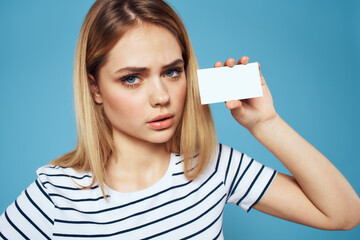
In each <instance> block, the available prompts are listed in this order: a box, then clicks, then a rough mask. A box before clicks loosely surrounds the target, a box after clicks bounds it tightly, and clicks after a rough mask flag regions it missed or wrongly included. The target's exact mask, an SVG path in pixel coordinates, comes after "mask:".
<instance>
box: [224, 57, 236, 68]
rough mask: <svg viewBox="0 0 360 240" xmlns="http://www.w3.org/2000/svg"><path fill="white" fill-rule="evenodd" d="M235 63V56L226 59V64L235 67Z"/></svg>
mask: <svg viewBox="0 0 360 240" xmlns="http://www.w3.org/2000/svg"><path fill="white" fill-rule="evenodd" d="M234 65H235V59H234V58H229V59H228V60H226V61H225V66H228V67H233V66H234Z"/></svg>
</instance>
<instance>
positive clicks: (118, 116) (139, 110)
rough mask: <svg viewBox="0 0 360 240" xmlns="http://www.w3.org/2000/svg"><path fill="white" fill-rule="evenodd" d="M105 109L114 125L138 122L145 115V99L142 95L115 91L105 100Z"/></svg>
mask: <svg viewBox="0 0 360 240" xmlns="http://www.w3.org/2000/svg"><path fill="white" fill-rule="evenodd" d="M103 104H104V109H105V113H106V115H107V116H108V118H109V120H110V122H111V123H112V124H116V122H123V121H126V122H128V121H134V120H135V121H136V119H139V118H137V117H139V116H141V115H144V109H143V106H144V98H143V96H141V95H137V94H129V93H124V92H123V91H113V92H111V93H109V94H108V95H107V96H106V97H105V98H104V103H103Z"/></svg>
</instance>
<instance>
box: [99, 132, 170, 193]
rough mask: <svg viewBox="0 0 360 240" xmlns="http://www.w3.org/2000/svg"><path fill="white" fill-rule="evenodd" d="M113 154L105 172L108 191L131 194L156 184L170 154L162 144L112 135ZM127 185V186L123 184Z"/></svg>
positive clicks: (163, 171) (167, 162) (166, 165)
mask: <svg viewBox="0 0 360 240" xmlns="http://www.w3.org/2000/svg"><path fill="white" fill-rule="evenodd" d="M114 143H115V151H114V152H113V154H112V156H111V158H110V161H109V164H108V166H107V168H106V172H107V177H106V178H107V180H106V181H105V182H106V184H108V185H109V186H110V187H111V188H113V189H115V190H118V191H120V192H132V191H137V190H140V189H144V188H146V187H149V186H150V185H152V184H154V183H155V182H157V181H158V180H159V179H160V178H161V177H162V176H163V175H164V174H165V172H166V170H167V168H168V166H169V159H170V153H169V152H167V151H166V145H165V143H159V144H156V143H149V142H146V141H143V140H139V139H137V138H132V137H129V136H125V137H124V136H123V135H116V134H114ZM124 183H126V184H124Z"/></svg>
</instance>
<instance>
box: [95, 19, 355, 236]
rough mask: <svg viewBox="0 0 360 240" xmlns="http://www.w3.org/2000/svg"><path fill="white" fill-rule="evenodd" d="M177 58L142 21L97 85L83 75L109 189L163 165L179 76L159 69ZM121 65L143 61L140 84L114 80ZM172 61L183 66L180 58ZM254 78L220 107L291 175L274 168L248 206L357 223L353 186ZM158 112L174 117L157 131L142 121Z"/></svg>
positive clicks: (163, 34) (302, 218)
mask: <svg viewBox="0 0 360 240" xmlns="http://www.w3.org/2000/svg"><path fill="white" fill-rule="evenodd" d="M177 59H181V50H180V47H179V45H178V43H177V41H176V39H175V37H174V36H173V35H172V34H171V33H170V32H168V31H167V30H164V29H163V28H160V27H157V26H154V25H142V26H139V27H136V28H132V29H130V30H129V31H128V32H126V33H125V35H124V36H123V37H122V38H121V39H120V40H119V42H118V43H117V44H116V46H115V47H114V49H112V50H111V52H110V54H109V56H108V59H107V62H106V63H105V65H104V66H103V67H102V68H101V69H100V72H99V79H97V80H98V84H95V81H94V79H93V77H92V76H90V78H91V79H93V86H92V92H93V97H94V101H96V102H97V103H98V104H103V106H104V109H105V112H106V114H107V116H108V118H109V120H110V122H111V123H112V125H113V129H114V130H113V131H114V141H115V146H116V151H115V153H114V154H113V155H112V158H111V159H110V164H109V166H108V167H107V169H106V171H107V178H106V180H105V182H106V184H107V185H108V186H110V187H111V188H113V189H114V190H117V191H120V192H132V191H138V190H141V189H144V188H147V187H149V186H151V185H153V184H154V183H155V182H157V181H158V180H159V179H160V178H161V177H162V176H163V175H164V174H165V172H166V169H167V167H168V164H169V158H170V155H169V153H167V152H166V150H165V142H166V141H167V140H169V139H170V138H171V136H172V135H173V134H174V130H175V127H176V125H177V124H178V122H179V120H180V117H181V114H182V110H183V105H184V99H185V91H186V90H185V89H186V79H185V75H184V71H183V72H182V73H181V74H180V75H181V77H179V78H177V79H176V80H174V79H173V78H170V77H168V76H167V75H166V74H165V73H167V72H168V70H169V69H168V68H167V67H164V66H166V65H168V64H169V63H171V62H173V61H175V60H177ZM248 62H249V58H248V57H242V58H241V59H240V60H239V61H238V62H237V64H247V63H248ZM224 65H225V66H230V67H232V66H234V65H235V59H233V58H229V59H228V60H227V61H226V62H225V63H224V64H223V63H222V62H217V63H215V67H222V66H224ZM128 66H135V67H144V68H146V71H144V72H142V73H141V74H139V76H140V77H139V79H140V80H141V84H140V85H139V86H137V87H136V88H129V87H127V86H125V85H124V84H123V82H121V81H119V79H121V76H122V75H123V74H128V72H126V73H124V72H123V71H120V72H118V73H116V74H115V72H116V71H117V70H118V69H121V68H124V67H128ZM176 67H178V68H182V70H183V64H182V63H179V64H178V65H176ZM259 70H260V65H259ZM172 74H173V73H171V74H170V76H173V75H172ZM260 74H261V73H260ZM132 80H133V79H132ZM261 84H262V89H263V97H261V98H253V99H247V100H241V101H240V100H234V101H228V102H227V103H226V107H227V108H228V109H230V110H231V114H232V115H233V117H234V118H235V119H236V121H237V122H238V123H239V124H241V125H242V126H244V127H245V128H246V129H248V130H249V132H250V133H251V134H252V135H253V136H254V137H255V138H256V139H257V140H258V141H259V142H260V143H261V144H263V145H264V146H265V147H266V148H268V149H269V150H270V151H271V152H272V153H273V154H274V155H275V157H276V158H277V159H278V160H279V161H280V162H281V163H282V164H283V165H284V166H285V167H286V168H287V169H288V170H289V171H290V172H291V174H292V176H288V175H285V174H281V173H279V174H278V175H277V176H276V177H275V179H274V181H273V183H272V184H271V185H270V187H269V189H268V191H267V192H266V194H265V195H264V196H263V198H262V199H261V200H260V201H259V202H258V203H257V204H256V205H255V206H254V208H255V209H257V210H259V211H262V212H264V213H267V214H270V215H273V216H276V217H279V218H283V219H286V220H289V221H293V222H297V223H300V224H304V225H308V226H312V227H316V228H321V229H328V230H347V229H351V228H353V227H355V226H357V225H358V224H359V223H360V200H359V197H358V196H357V195H356V193H355V191H354V190H353V189H352V187H351V186H350V184H349V183H348V182H347V180H346V179H345V178H344V177H343V176H342V174H341V173H340V172H339V171H338V170H337V169H336V168H335V167H334V166H333V165H332V164H331V163H330V161H329V160H328V159H327V158H326V157H324V156H323V155H322V154H321V153H320V152H319V151H317V150H316V149H315V148H314V147H313V146H312V145H311V144H309V143H308V142H307V141H305V140H304V139H303V138H302V137H301V136H300V135H299V134H297V133H296V132H295V131H294V130H293V129H292V128H291V127H290V126H289V125H287V124H286V122H285V121H283V120H282V119H281V117H280V116H279V115H278V114H277V112H276V111H275V108H274V105H273V100H272V97H271V93H270V91H269V89H268V87H267V84H266V82H265V79H264V77H263V76H262V74H261ZM165 112H171V113H173V114H174V124H173V125H172V126H171V127H169V128H168V129H163V130H161V131H159V130H154V129H151V128H149V124H148V121H149V120H151V119H152V118H154V117H156V116H157V115H159V114H162V113H165ZM128 159H131V161H128ZM121 183H126V184H121Z"/></svg>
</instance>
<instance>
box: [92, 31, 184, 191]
mask: <svg viewBox="0 0 360 240" xmlns="http://www.w3.org/2000/svg"><path fill="white" fill-rule="evenodd" d="M169 64H172V65H171V66H169ZM130 67H131V69H129V68H130ZM133 68H137V69H133ZM139 68H142V69H139ZM90 78H91V79H92V80H93V84H92V92H93V97H94V100H95V102H97V103H98V104H102V105H103V107H104V110H105V113H106V115H107V117H108V119H109V121H110V122H111V124H112V127H113V138H114V142H115V146H116V151H115V152H114V154H113V155H112V157H111V159H110V163H109V165H108V166H107V176H108V177H107V179H106V181H105V182H106V184H107V185H108V186H110V187H111V188H113V189H115V190H117V191H120V192H133V191H139V190H141V189H144V188H147V187H149V186H151V185H153V184H154V183H155V182H157V181H158V180H159V179H160V178H161V177H162V176H163V175H164V174H165V172H166V170H167V168H168V165H169V160H170V153H168V152H166V150H165V143H166V142H167V141H168V140H169V139H170V138H171V137H172V136H173V134H174V131H175V129H176V126H177V125H178V123H179V121H180V119H181V115H182V111H183V106H184V101H185V95H186V77H185V71H184V63H183V59H182V53H181V48H180V45H179V44H178V42H177V40H176V38H175V37H174V35H173V34H172V33H171V32H169V31H168V30H165V29H164V28H161V27H159V26H156V25H150V24H141V25H140V26H137V27H134V28H131V29H130V30H128V31H127V32H126V33H125V34H124V35H123V36H122V37H121V39H120V40H119V41H118V42H117V43H116V45H115V46H114V48H113V49H112V50H111V51H110V52H109V54H108V56H107V61H106V63H105V64H104V65H103V66H102V67H101V69H100V70H99V78H98V79H97V80H98V84H95V81H94V78H93V76H90ZM169 113H170V114H171V115H172V116H173V124H172V125H171V126H169V127H167V128H163V129H154V128H153V127H151V125H150V124H149V121H151V120H152V119H154V118H155V117H157V116H159V115H161V114H169ZM128 159H131V161H128ZM122 183H126V184H122Z"/></svg>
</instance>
